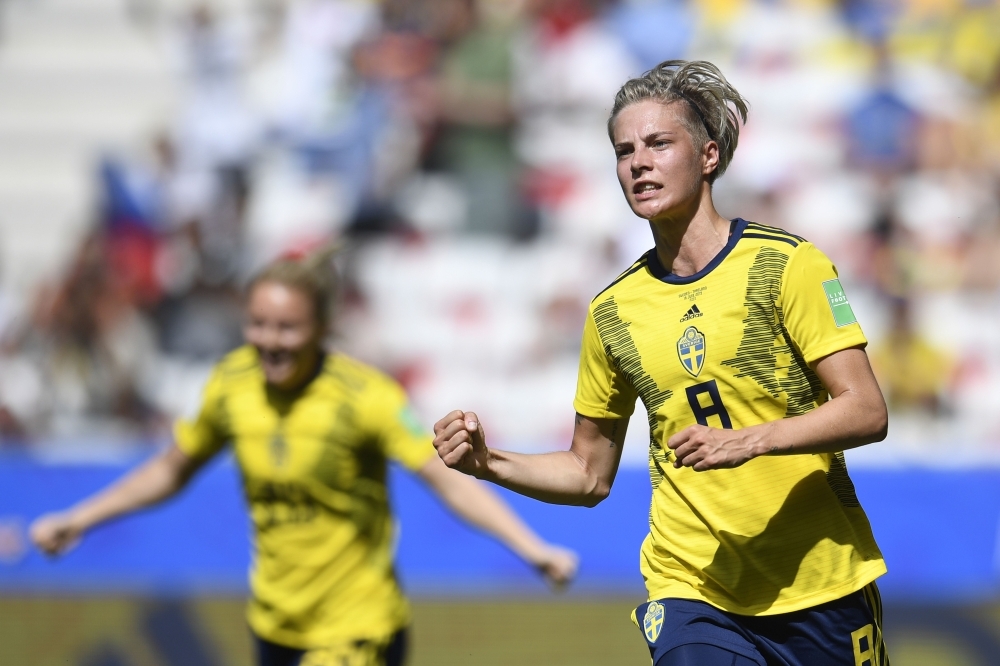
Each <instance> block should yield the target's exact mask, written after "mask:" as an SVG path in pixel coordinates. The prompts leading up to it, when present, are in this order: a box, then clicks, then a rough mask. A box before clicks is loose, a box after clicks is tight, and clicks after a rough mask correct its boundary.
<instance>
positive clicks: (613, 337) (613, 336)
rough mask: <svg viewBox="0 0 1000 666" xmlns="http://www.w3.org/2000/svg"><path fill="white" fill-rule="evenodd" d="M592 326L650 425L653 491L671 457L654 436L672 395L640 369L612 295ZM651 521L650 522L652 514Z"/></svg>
mask: <svg viewBox="0 0 1000 666" xmlns="http://www.w3.org/2000/svg"><path fill="white" fill-rule="evenodd" d="M594 323H595V324H596V325H597V334H598V336H600V338H601V344H602V345H603V346H604V353H605V354H607V355H608V358H610V359H611V360H612V361H613V362H614V364H615V366H616V367H617V368H618V370H619V372H621V373H622V375H624V377H625V379H626V380H628V382H629V384H631V385H632V387H633V388H634V389H635V391H636V393H638V394H639V397H640V398H641V399H642V404H643V405H644V406H645V407H646V417H647V420H648V422H649V478H650V479H651V481H652V484H653V488H654V489H656V487H657V486H659V485H660V481H661V480H662V479H663V475H664V471H663V470H664V468H665V467H666V466H667V462H668V460H669V458H670V454H669V452H665V451H664V450H663V447H661V446H660V444H659V442H657V441H656V437H654V436H653V432H654V431H655V430H656V413H657V412H658V411H659V410H660V408H661V407H663V403H665V402H666V401H667V400H669V399H670V397H671V396H672V395H673V394H674V392H673V391H671V390H670V389H662V390H661V389H660V387H659V386H657V384H656V380H655V379H653V378H652V377H650V376H649V373H647V372H646V371H645V370H644V369H643V367H642V357H640V356H639V350H638V349H637V348H636V346H635V341H634V340H633V339H632V335H631V333H629V331H628V327H629V322H626V321H622V318H621V317H620V316H619V315H618V303H616V302H615V299H614V296H612V297H611V298H609V299H608V300H606V301H604V302H603V303H601V304H600V305H598V306H597V307H595V308H594ZM651 510H652V509H651ZM650 520H651V521H652V515H650Z"/></svg>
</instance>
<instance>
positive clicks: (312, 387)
mask: <svg viewBox="0 0 1000 666" xmlns="http://www.w3.org/2000/svg"><path fill="white" fill-rule="evenodd" d="M328 258H329V257H328V256H327V257H322V256H321V257H319V259H318V260H315V261H312V262H309V263H301V262H294V261H279V262H277V263H275V264H273V265H272V266H270V267H269V268H267V269H266V270H264V272H263V273H261V274H260V275H259V276H258V277H257V278H256V279H255V280H254V281H253V282H252V284H251V285H250V287H249V290H248V299H247V323H246V328H245V337H246V341H247V343H248V344H247V345H246V346H245V347H242V348H240V349H237V350H236V351H234V352H232V353H231V354H229V355H228V356H226V357H225V358H224V359H223V360H222V361H221V362H220V363H219V364H218V365H217V366H216V368H215V370H214V372H213V373H212V376H211V378H210V379H209V380H208V384H207V386H206V387H205V395H204V402H203V404H202V407H201V411H200V413H199V414H198V416H197V418H196V419H194V420H193V421H184V420H182V421H180V422H179V423H178V424H177V427H176V432H175V444H174V445H173V446H171V447H170V448H169V449H167V450H166V451H164V452H163V453H162V454H160V455H159V456H157V457H155V458H153V459H152V460H151V461H149V462H147V463H146V464H144V465H143V466H141V467H140V468H138V469H136V470H135V471H133V472H131V473H130V474H128V475H127V476H126V477H124V478H123V479H122V480H120V481H119V482H117V483H115V484H114V485H112V486H111V487H109V488H108V489H106V490H104V491H102V492H100V493H98V494H97V495H95V496H93V497H91V498H89V499H87V500H85V501H83V502H81V503H80V504H78V505H76V506H74V507H73V508H71V509H69V510H67V511H65V512H62V513H57V514H52V515H47V516H44V517H42V518H40V519H38V520H37V521H36V522H35V524H34V525H33V526H32V529H31V534H32V538H33V540H34V542H35V543H36V544H37V545H38V547H39V548H41V549H42V550H44V551H45V552H47V553H50V554H56V553H60V552H62V551H64V550H66V549H67V548H68V547H70V546H71V545H72V544H73V543H74V542H76V541H77V540H78V539H79V538H80V537H81V536H82V535H83V534H84V533H85V532H86V531H87V530H89V529H92V528H93V527H95V526H97V525H99V524H101V523H103V522H105V521H108V520H110V519H112V518H115V517H117V516H120V515H122V514H125V513H128V512H130V511H134V510H136V509H139V508H140V507H144V506H149V505H151V504H156V503H158V502H162V501H163V500H165V499H166V498H168V497H170V496H171V495H174V494H175V493H177V492H178V491H179V490H181V488H183V487H184V486H185V484H186V483H187V482H188V480H190V478H191V477H192V475H193V474H194V473H195V472H196V471H197V470H198V468H200V467H201V466H202V465H204V464H205V462H206V461H207V460H208V459H209V458H211V457H212V456H213V455H215V454H216V453H218V452H219V451H220V450H221V449H222V448H223V446H224V445H225V444H226V443H227V442H232V446H233V451H234V453H235V456H236V460H237V462H238V464H239V467H240V470H241V472H242V476H243V483H244V488H245V492H246V496H247V500H248V503H249V505H250V513H251V517H252V520H253V524H254V528H255V546H256V548H255V552H256V557H255V565H254V570H253V575H252V580H251V588H252V599H251V601H250V605H249V610H248V619H249V622H250V627H251V629H252V631H253V634H254V636H255V639H256V648H257V653H258V663H259V664H260V666H299V665H301V666H307V665H308V666H326V665H329V666H397V665H399V664H402V663H403V661H404V654H405V647H406V626H407V625H408V623H409V621H410V617H409V608H408V606H407V603H406V600H405V599H404V597H403V595H402V592H401V591H400V588H399V585H398V584H397V582H396V577H395V575H394V572H393V568H392V552H391V551H392V548H391V542H392V532H393V529H392V522H391V517H390V515H389V504H388V497H387V492H386V461H387V460H388V459H392V460H396V461H398V462H400V463H402V464H403V465H405V466H406V467H408V468H409V469H410V470H412V471H415V472H416V473H417V474H418V475H419V476H420V477H421V478H422V479H423V480H424V481H426V482H427V483H428V485H429V486H430V487H431V488H432V489H433V490H434V491H435V492H437V494H438V495H439V496H440V497H441V499H442V500H443V501H444V502H445V504H446V505H447V506H448V507H449V508H450V509H451V510H452V511H454V512H455V513H456V514H458V515H459V516H461V517H462V518H464V519H466V520H467V521H469V522H471V523H472V524H474V525H476V526H478V527H480V528H481V529H483V530H485V531H486V532H488V533H490V534H492V535H493V536H495V537H496V538H498V539H499V540H500V541H501V542H503V543H504V544H505V545H507V546H508V547H509V548H510V549H511V550H513V551H514V552H515V553H517V554H518V555H519V556H520V557H522V558H523V559H524V560H526V561H527V562H529V563H530V564H531V565H533V566H534V567H536V568H537V569H538V570H539V571H540V572H541V573H542V574H543V575H544V576H545V577H546V578H547V579H549V581H550V582H552V583H554V584H557V585H559V584H563V583H566V582H568V581H569V580H570V579H571V578H572V577H573V576H574V574H575V570H576V557H575V555H573V554H572V553H570V552H569V551H566V550H564V549H562V548H558V547H555V546H552V545H549V544H547V543H545V542H543V541H542V540H541V539H539V538H538V536H536V535H535V534H534V533H533V532H532V531H531V530H530V529H529V528H528V527H527V526H526V525H524V524H523V523H522V522H521V521H520V520H519V519H518V518H517V517H516V516H515V515H514V514H513V513H512V512H511V511H510V509H509V508H508V507H507V505H506V504H504V503H503V502H502V501H501V500H500V499H499V498H498V497H497V496H496V495H495V494H494V493H492V492H491V491H489V489H488V487H487V486H485V485H482V484H479V483H478V482H476V481H475V480H474V479H470V478H468V477H466V476H463V475H461V474H458V473H456V472H454V471H452V470H449V469H448V468H447V467H445V466H444V465H443V464H442V463H441V461H440V460H439V459H438V457H437V456H436V455H435V454H434V448H433V447H432V446H431V437H430V435H429V433H425V431H424V430H423V429H422V428H421V427H420V425H419V423H418V422H417V420H416V418H415V417H414V415H413V413H412V412H411V411H410V408H409V407H408V405H407V399H406V396H405V394H404V393H403V389H402V388H401V387H400V386H399V385H398V384H397V383H396V382H394V381H393V380H392V379H390V378H389V377H387V376H385V375H383V374H382V373H380V372H378V371H376V370H374V369H373V368H370V367H368V366H366V365H364V364H362V363H360V362H358V361H356V360H354V359H352V358H349V357H347V356H345V355H343V354H336V353H330V354H327V353H325V352H324V347H323V340H324V337H325V335H326V332H327V326H326V324H327V322H328V309H329V305H328V304H329V302H330V292H331V288H330V283H331V282H332V280H330V279H326V278H325V277H324V274H323V269H322V265H323V264H324V263H326V264H327V265H328V262H324V261H323V260H324V259H327V260H328Z"/></svg>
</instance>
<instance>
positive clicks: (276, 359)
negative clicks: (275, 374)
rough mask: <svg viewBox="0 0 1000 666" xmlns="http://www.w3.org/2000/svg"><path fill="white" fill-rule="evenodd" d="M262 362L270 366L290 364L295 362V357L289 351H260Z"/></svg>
mask: <svg viewBox="0 0 1000 666" xmlns="http://www.w3.org/2000/svg"><path fill="white" fill-rule="evenodd" d="M260 360H261V363H263V364H264V365H267V366H270V367H278V366H282V365H290V364H292V363H294V361H295V359H294V357H293V356H292V354H290V353H288V352H268V351H261V352H260Z"/></svg>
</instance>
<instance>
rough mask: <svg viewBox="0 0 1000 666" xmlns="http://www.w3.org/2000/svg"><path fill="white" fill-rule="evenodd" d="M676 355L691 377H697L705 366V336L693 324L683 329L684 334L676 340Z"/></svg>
mask: <svg viewBox="0 0 1000 666" xmlns="http://www.w3.org/2000/svg"><path fill="white" fill-rule="evenodd" d="M677 356H678V358H680V359H681V365H683V366H684V369H685V370H687V371H688V373H689V374H691V376H692V377H697V376H698V375H699V374H700V373H701V369H702V368H703V367H704V366H705V336H704V335H703V334H702V332H701V331H699V330H698V329H697V328H695V327H694V326H688V327H687V328H686V329H684V335H682V336H681V339H680V340H678V341H677Z"/></svg>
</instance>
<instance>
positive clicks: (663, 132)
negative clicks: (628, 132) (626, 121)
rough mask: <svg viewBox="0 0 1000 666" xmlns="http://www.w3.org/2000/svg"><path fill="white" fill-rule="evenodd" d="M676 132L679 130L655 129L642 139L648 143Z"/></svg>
mask: <svg viewBox="0 0 1000 666" xmlns="http://www.w3.org/2000/svg"><path fill="white" fill-rule="evenodd" d="M675 134H677V132H675V131H674V130H655V131H653V132H650V133H649V134H647V135H645V136H644V137H642V140H643V141H645V142H646V143H649V142H650V141H653V140H654V139H658V138H660V137H661V136H674V135H675Z"/></svg>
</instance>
